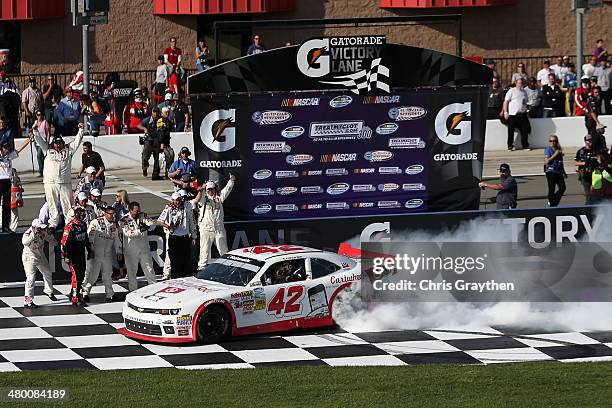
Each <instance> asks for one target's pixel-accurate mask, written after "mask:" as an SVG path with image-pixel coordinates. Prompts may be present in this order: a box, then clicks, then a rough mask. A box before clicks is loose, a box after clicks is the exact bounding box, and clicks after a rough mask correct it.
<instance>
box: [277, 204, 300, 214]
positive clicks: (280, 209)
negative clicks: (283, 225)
mask: <svg viewBox="0 0 612 408" xmlns="http://www.w3.org/2000/svg"><path fill="white" fill-rule="evenodd" d="M274 209H275V210H276V212H285V211H297V210H298V207H297V205H295V204H276V206H275V207H274Z"/></svg>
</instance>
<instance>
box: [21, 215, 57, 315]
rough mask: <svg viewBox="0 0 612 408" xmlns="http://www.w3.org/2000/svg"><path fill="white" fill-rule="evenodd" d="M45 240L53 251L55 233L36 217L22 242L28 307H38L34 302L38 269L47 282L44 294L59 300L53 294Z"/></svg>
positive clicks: (25, 299) (26, 304) (55, 244)
mask: <svg viewBox="0 0 612 408" xmlns="http://www.w3.org/2000/svg"><path fill="white" fill-rule="evenodd" d="M45 242H47V243H49V251H53V247H55V246H57V242H56V241H55V238H54V237H53V234H51V233H50V232H49V230H48V229H47V225H46V224H44V223H43V222H42V221H41V220H39V219H38V218H36V219H34V221H32V226H31V227H30V228H28V229H27V231H26V232H24V234H23V237H21V243H22V244H23V252H22V253H21V262H22V263H23V269H24V271H25V275H26V281H25V297H24V306H25V307H28V308H31V307H36V305H35V304H34V283H35V281H36V269H38V270H39V271H40V273H41V274H42V277H43V281H44V283H45V288H44V290H43V292H44V294H45V295H47V296H48V297H49V299H51V300H53V301H56V300H57V299H56V297H55V295H54V294H53V279H52V276H51V268H50V267H49V261H48V260H47V257H46V255H45V252H44V250H45Z"/></svg>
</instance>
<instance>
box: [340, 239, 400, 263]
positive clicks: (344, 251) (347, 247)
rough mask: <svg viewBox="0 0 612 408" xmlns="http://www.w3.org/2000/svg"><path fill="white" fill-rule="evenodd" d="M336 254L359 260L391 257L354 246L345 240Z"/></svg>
mask: <svg viewBox="0 0 612 408" xmlns="http://www.w3.org/2000/svg"><path fill="white" fill-rule="evenodd" d="M338 255H343V256H346V257H348V258H353V259H359V260H362V259H371V258H393V255H389V254H383V253H379V252H372V251H364V250H362V249H361V248H355V247H354V246H352V245H351V244H348V243H346V242H342V243H341V244H340V246H339V247H338Z"/></svg>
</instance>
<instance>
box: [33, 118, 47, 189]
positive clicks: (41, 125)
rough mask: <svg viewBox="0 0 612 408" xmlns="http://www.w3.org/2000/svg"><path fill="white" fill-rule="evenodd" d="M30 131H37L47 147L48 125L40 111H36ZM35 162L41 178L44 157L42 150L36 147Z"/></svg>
mask: <svg viewBox="0 0 612 408" xmlns="http://www.w3.org/2000/svg"><path fill="white" fill-rule="evenodd" d="M32 129H37V130H38V133H39V134H40V136H41V137H42V138H43V140H44V142H45V143H47V145H48V144H49V143H50V142H51V131H50V128H49V123H48V122H47V120H46V119H45V116H44V115H43V114H42V111H40V110H37V111H36V119H35V120H34V123H33V124H32ZM36 160H37V161H38V175H39V176H40V177H42V176H43V170H44V168H45V156H44V155H43V151H42V149H41V148H40V147H39V146H38V145H36Z"/></svg>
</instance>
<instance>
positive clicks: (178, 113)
mask: <svg viewBox="0 0 612 408" xmlns="http://www.w3.org/2000/svg"><path fill="white" fill-rule="evenodd" d="M174 97H176V95H174ZM175 103H176V105H175V106H174V112H173V114H174V131H175V132H184V131H185V130H187V129H188V128H189V124H190V122H189V106H187V104H186V103H185V98H184V97H183V95H178V100H176V101H175ZM498 111H499V109H498Z"/></svg>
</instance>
